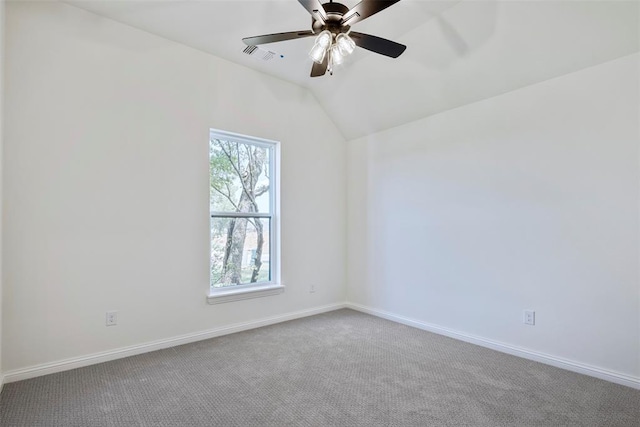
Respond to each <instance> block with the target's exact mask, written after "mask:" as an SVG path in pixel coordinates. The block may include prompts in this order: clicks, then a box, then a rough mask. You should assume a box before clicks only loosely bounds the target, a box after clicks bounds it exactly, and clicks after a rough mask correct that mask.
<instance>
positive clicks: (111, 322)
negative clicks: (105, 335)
mask: <svg viewBox="0 0 640 427" xmlns="http://www.w3.org/2000/svg"><path fill="white" fill-rule="evenodd" d="M105 324H106V325H107V326H115V325H117V324H118V312H117V311H107V316H106V322H105Z"/></svg>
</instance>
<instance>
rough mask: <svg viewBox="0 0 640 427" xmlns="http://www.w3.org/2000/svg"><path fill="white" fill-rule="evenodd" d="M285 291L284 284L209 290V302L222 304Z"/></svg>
mask: <svg viewBox="0 0 640 427" xmlns="http://www.w3.org/2000/svg"><path fill="white" fill-rule="evenodd" d="M283 292H284V285H265V286H256V287H255V288H249V289H231V290H224V291H213V292H209V296H208V297H207V302H208V303H209V304H222V303H225V302H231V301H239V300H243V299H249V298H259V297H268V296H270V295H278V294H281V293H283Z"/></svg>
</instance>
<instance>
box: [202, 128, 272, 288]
mask: <svg viewBox="0 0 640 427" xmlns="http://www.w3.org/2000/svg"><path fill="white" fill-rule="evenodd" d="M276 147H277V143H275V142H272V141H267V140H263V139H258V138H253V137H247V136H242V135H236V134H231V133H227V132H220V131H213V130H212V131H211V132H210V137H209V184H210V185H209V187H210V216H211V223H210V224H211V227H210V231H211V239H210V241H211V264H210V266H211V269H210V272H211V276H210V285H211V290H212V291H217V290H226V289H229V288H233V289H238V288H252V287H256V286H261V285H269V284H273V283H276V279H277V277H276V276H277V268H276V267H277V263H276V261H277V260H276V254H277V251H276V247H277V246H276V239H277V234H276V233H277V227H276V225H277V224H276V221H275V211H276V191H277V186H276V167H277V165H276Z"/></svg>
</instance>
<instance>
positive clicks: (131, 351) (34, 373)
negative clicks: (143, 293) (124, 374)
mask: <svg viewBox="0 0 640 427" xmlns="http://www.w3.org/2000/svg"><path fill="white" fill-rule="evenodd" d="M345 307H346V305H345V304H343V303H339V304H330V305H325V306H321V307H315V308H311V309H308V310H301V311H295V312H292V313H286V314H282V315H278V316H272V317H267V318H264V319H260V320H252V321H250V322H244V323H236V324H234V325H229V326H222V327H219V328H214V329H210V330H207V331H201V332H196V333H193V334H186V335H181V336H177V337H173V338H167V339H163V340H158V341H153V342H149V343H145V344H139V345H133V346H130V347H123V348H118V349H115V350H109V351H105V352H101V353H94V354H89V355H86V356H81V357H73V358H70V359H64V360H59V361H56V362H51V363H44V364H41V365H35V366H30V367H27V368H22V369H16V370H12V371H7V372H5V373H4V378H3V379H4V382H5V383H11V382H15V381H22V380H26V379H29V378H35V377H39V376H42V375H48V374H53V373H56V372H62V371H68V370H71V369H76V368H81V367H83V366H89V365H95V364H98V363H103V362H108V361H110V360H115V359H122V358H124V357H129V356H135V355H137V354H142V353H148V352H151V351H156V350H162V349H164V348H169V347H175V346H177V345H182V344H188V343H192V342H196V341H202V340H206V339H209V338H215V337H219V336H222V335H228V334H233V333H235V332H241V331H246V330H249V329H255V328H260V327H262V326H268V325H273V324H275V323H281V322H286V321H289V320H294V319H299V318H302V317H307V316H313V315H315V314H320V313H326V312H328V311H333V310H339V309H341V308H345Z"/></svg>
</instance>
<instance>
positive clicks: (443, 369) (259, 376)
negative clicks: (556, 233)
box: [0, 310, 640, 427]
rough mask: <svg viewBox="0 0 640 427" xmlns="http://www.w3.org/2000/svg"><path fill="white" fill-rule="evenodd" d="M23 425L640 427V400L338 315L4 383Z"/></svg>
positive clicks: (7, 402) (11, 415)
mask: <svg viewBox="0 0 640 427" xmlns="http://www.w3.org/2000/svg"><path fill="white" fill-rule="evenodd" d="M0 425H1V426H3V427H10V426H11V427H13V426H29V427H31V426H65V427H69V426H82V427H90V426H263V425H270V426H287V425H292V426H492V427H493V426H634V427H638V426H640V391H637V390H633V389H630V388H627V387H622V386H619V385H615V384H611V383H608V382H605V381H601V380H597V379H594V378H590V377H587V376H583V375H579V374H574V373H571V372H567V371H564V370H561V369H556V368H553V367H550V366H546V365H542V364H539V363H536V362H531V361H528V360H524V359H520V358H517V357H513V356H509V355H505V354H502V353H498V352H495V351H492V350H488V349H485V348H482V347H478V346H474V345H471V344H467V343H463V342H460V341H456V340H453V339H449V338H445V337H441V336H438V335H434V334H431V333H429V332H425V331H421V330H418V329H414V328H410V327H407V326H404V325H400V324H397V323H393V322H390V321H386V320H382V319H379V318H376V317H372V316H369V315H366V314H362V313H358V312H355V311H351V310H339V311H334V312H331V313H326V314H322V315H318V316H313V317H308V318H305V319H299V320H294V321H291V322H286V323H281V324H278V325H274V326H268V327H264V328H260V329H254V330H251V331H247V332H241V333H237V334H233V335H227V336H224V337H220V338H215V339H211V340H207V341H201V342H198V343H194V344H188V345H184V346H180V347H175V348H171V349H167V350H162V351H157V352H154V353H148V354H144V355H140V356H134V357H129V358H126V359H121V360H117V361H113V362H109V363H103V364H100V365H94V366H90V367H86V368H81V369H76V370H73V371H67V372H62V373H59V374H53V375H48V376H45V377H40V378H35V379H32V380H27V381H22V382H18V383H11V384H6V385H5V387H4V390H3V392H2V395H0Z"/></svg>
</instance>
